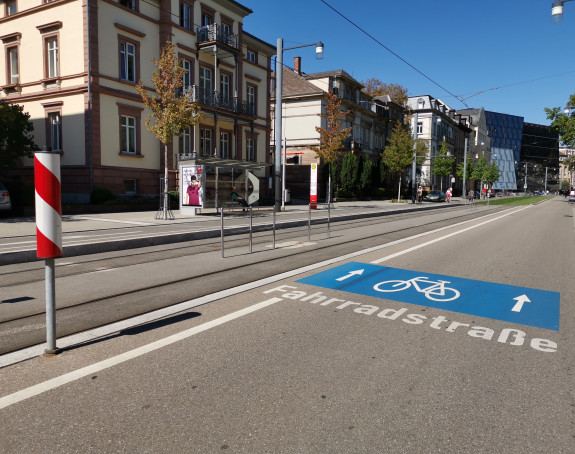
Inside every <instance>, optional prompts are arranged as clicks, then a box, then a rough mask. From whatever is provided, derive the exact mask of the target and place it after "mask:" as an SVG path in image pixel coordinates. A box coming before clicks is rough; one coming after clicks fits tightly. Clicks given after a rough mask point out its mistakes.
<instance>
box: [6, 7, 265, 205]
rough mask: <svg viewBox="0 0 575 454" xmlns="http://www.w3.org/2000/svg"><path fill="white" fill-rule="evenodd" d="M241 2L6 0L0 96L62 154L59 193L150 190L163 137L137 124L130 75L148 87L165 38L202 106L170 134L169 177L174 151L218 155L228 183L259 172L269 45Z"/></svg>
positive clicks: (142, 114)
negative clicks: (254, 31)
mask: <svg viewBox="0 0 575 454" xmlns="http://www.w3.org/2000/svg"><path fill="white" fill-rule="evenodd" d="M251 13H252V11H251V10H250V9H249V8H247V7H245V6H243V5H241V4H240V3H238V2H236V1H234V0H180V1H168V0H153V1H149V2H145V1H139V0H83V1H69V0H36V1H30V2H16V1H14V0H9V1H7V2H5V7H4V8H2V9H1V10H0V29H1V30H2V32H0V33H1V35H0V40H1V41H2V43H3V53H4V57H3V58H0V89H1V96H2V97H3V98H4V99H6V100H7V101H8V102H11V103H16V104H20V105H23V106H24V110H25V111H27V112H29V113H30V115H31V119H32V121H33V124H34V138H35V142H36V144H37V145H38V146H44V145H47V146H51V147H52V149H53V150H55V151H58V152H60V153H61V165H62V193H63V199H64V200H65V201H77V202H86V201H88V200H89V199H90V193H91V191H92V190H93V189H96V188H105V189H108V190H110V191H112V192H113V193H114V194H118V195H130V194H139V195H146V196H149V195H157V194H158V193H159V191H160V178H161V176H162V175H163V172H162V169H163V166H164V162H163V153H162V146H161V144H160V142H159V141H158V140H157V139H156V137H155V136H154V135H153V134H152V133H151V132H149V131H148V130H147V129H146V128H145V126H144V124H145V119H146V118H147V116H148V115H149V111H148V110H147V109H146V108H145V106H144V105H143V104H142V100H141V98H140V96H139V95H138V94H137V91H136V85H137V83H138V81H140V80H142V81H143V83H144V85H145V86H146V87H147V88H148V89H149V91H150V92H151V93H153V90H154V87H153V85H152V83H151V79H152V73H153V71H154V70H155V69H156V67H155V65H154V63H153V61H152V60H153V59H154V58H156V59H158V58H159V57H160V54H161V49H162V47H163V44H164V43H165V42H166V41H168V40H170V41H172V42H173V43H174V44H175V48H176V51H177V55H178V57H179V58H180V59H181V62H182V66H183V68H184V69H185V76H184V81H183V82H184V85H185V88H186V89H187V90H189V91H190V92H191V93H192V94H193V98H194V100H196V101H197V102H198V104H199V106H200V109H201V119H200V122H199V123H198V124H197V125H196V126H195V127H192V128H188V129H187V130H185V131H183V132H182V135H181V137H176V138H174V142H173V144H170V147H169V157H168V163H167V164H168V167H169V169H170V177H169V179H170V187H171V188H175V187H176V181H177V168H178V167H177V162H178V156H179V154H183V155H184V156H186V157H187V158H190V157H191V158H194V159H196V158H210V159H211V161H210V160H206V159H204V161H202V162H200V161H198V164H203V165H206V166H208V167H207V168H206V172H207V171H209V170H210V169H212V172H213V171H214V169H216V168H218V166H222V167H223V168H224V170H222V173H226V172H227V173H230V177H229V179H230V184H231V182H234V180H235V178H236V176H237V175H238V174H241V173H242V172H245V171H246V170H250V171H252V173H253V174H254V175H256V176H257V178H258V179H260V180H262V181H263V182H266V183H267V177H268V175H269V169H268V168H267V166H266V163H268V162H269V143H270V132H271V125H270V122H271V116H270V110H269V105H270V103H269V101H270V99H269V89H268V87H269V86H270V83H271V69H270V62H271V56H272V55H273V54H274V53H275V47H274V46H271V45H270V44H267V43H265V42H264V41H262V40H260V39H258V38H257V37H255V36H253V35H251V34H249V33H247V32H245V31H244V30H243V19H244V17H246V16H247V15H248V14H251ZM215 158H218V160H215ZM219 158H221V159H219ZM250 163H253V165H250ZM32 165H33V161H32V160H29V159H24V160H23V162H22V166H21V167H19V168H17V169H13V173H14V174H15V175H18V176H20V177H21V178H23V179H28V180H29V179H30V178H31V175H32ZM234 171H235V172H236V174H235V175H234V174H233V172H234ZM215 172H217V170H216V171H215ZM240 180H241V181H244V180H242V179H240ZM208 186H209V185H207V186H206V189H208ZM262 188H263V189H264V190H265V188H267V184H263V185H262Z"/></svg>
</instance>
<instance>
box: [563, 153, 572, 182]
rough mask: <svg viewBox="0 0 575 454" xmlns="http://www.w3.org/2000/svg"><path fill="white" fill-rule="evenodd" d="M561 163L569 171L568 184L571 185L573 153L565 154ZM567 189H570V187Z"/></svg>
mask: <svg viewBox="0 0 575 454" xmlns="http://www.w3.org/2000/svg"><path fill="white" fill-rule="evenodd" d="M563 165H564V166H565V168H566V169H567V170H568V172H569V175H570V178H569V186H571V181H573V172H575V154H572V155H571V156H567V157H566V158H565V159H564V160H563ZM567 189H570V187H569V188H567Z"/></svg>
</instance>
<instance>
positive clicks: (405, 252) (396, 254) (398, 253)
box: [371, 206, 529, 265]
mask: <svg viewBox="0 0 575 454" xmlns="http://www.w3.org/2000/svg"><path fill="white" fill-rule="evenodd" d="M526 208H529V206H526V207H523V208H519V209H517V210H514V211H512V212H510V213H505V214H503V215H502V216H499V217H496V218H493V219H489V220H487V221H484V222H481V223H480V224H476V225H472V226H471V227H467V228H466V229H463V230H458V231H457V232H453V233H450V234H448V235H444V236H442V237H439V238H436V239H434V240H431V241H427V242H425V243H422V244H420V245H418V246H413V247H411V248H408V249H404V250H403V251H399V252H396V253H395V254H391V255H388V256H385V257H382V258H380V259H377V260H373V261H372V262H371V263H372V264H374V265H377V264H378V263H381V262H385V261H387V260H391V259H393V258H395V257H399V256H400V255H403V254H408V253H409V252H413V251H415V250H417V249H421V248H423V247H426V246H429V245H430V244H433V243H437V242H438V241H443V240H446V239H447V238H451V237H452V236H455V235H459V234H460V233H464V232H467V231H468V230H472V229H475V228H477V227H481V226H482V225H485V224H489V223H490V222H493V221H497V220H499V219H501V218H504V217H505V216H509V215H511V214H515V213H517V212H519V211H521V210H525V209H526ZM438 230H441V229H438Z"/></svg>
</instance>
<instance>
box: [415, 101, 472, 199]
mask: <svg viewBox="0 0 575 454" xmlns="http://www.w3.org/2000/svg"><path fill="white" fill-rule="evenodd" d="M408 106H409V109H410V111H411V113H413V114H417V115H413V120H412V121H413V122H415V121H417V124H415V125H414V126H413V127H414V128H417V138H418V139H422V140H425V141H426V142H427V145H428V147H429V155H428V156H427V158H426V159H425V160H424V161H423V162H422V164H421V166H418V176H417V180H418V183H419V184H421V185H422V186H424V187H426V188H429V189H432V188H438V189H439V188H440V187H441V185H442V181H441V179H440V178H438V177H437V176H435V175H433V172H432V162H433V159H434V158H435V157H436V156H439V151H440V149H441V147H442V145H443V142H444V141H445V145H446V146H447V150H448V151H447V154H448V155H450V156H453V157H455V166H457V165H458V164H459V163H461V162H463V160H464V150H465V141H466V138H467V139H468V141H469V138H470V135H471V132H472V128H471V127H470V125H471V122H470V121H469V118H465V117H464V116H462V115H460V114H459V113H458V112H456V111H455V110H454V109H452V108H451V107H449V106H448V105H447V104H446V103H444V102H443V101H442V100H441V99H437V98H434V97H433V96H430V95H422V96H410V97H409V98H408ZM451 179H452V180H453V181H452V180H450V181H449V183H453V184H451V185H450V186H452V187H453V188H454V189H457V191H461V185H462V181H459V179H458V178H457V177H456V175H455V174H454V175H452V176H451ZM446 183H447V182H446ZM443 188H444V189H445V185H443Z"/></svg>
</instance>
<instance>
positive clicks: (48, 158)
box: [34, 147, 62, 355]
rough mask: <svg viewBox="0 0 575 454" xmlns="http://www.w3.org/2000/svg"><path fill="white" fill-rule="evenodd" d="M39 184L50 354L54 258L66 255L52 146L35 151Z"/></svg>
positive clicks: (49, 351)
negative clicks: (63, 249)
mask: <svg viewBox="0 0 575 454" xmlns="http://www.w3.org/2000/svg"><path fill="white" fill-rule="evenodd" d="M34 183H35V188H36V255H37V256H38V258H43V259H45V275H46V351H45V354H46V355H55V354H57V353H58V349H57V347H56V287H55V281H56V276H55V265H54V258H55V257H61V256H62V197H61V193H62V192H61V184H60V154H59V153H52V151H51V149H50V147H43V148H42V151H38V152H36V153H35V154H34Z"/></svg>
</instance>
